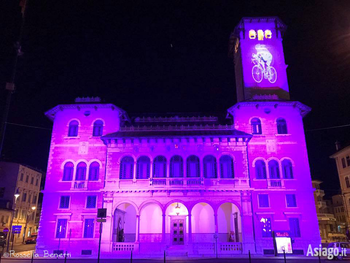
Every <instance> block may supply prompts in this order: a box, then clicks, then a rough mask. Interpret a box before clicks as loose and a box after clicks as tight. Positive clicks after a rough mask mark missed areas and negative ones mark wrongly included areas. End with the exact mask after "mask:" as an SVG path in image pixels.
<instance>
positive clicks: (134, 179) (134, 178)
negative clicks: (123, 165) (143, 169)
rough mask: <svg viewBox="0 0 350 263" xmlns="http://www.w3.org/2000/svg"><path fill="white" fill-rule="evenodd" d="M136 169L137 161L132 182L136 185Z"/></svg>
mask: <svg viewBox="0 0 350 263" xmlns="http://www.w3.org/2000/svg"><path fill="white" fill-rule="evenodd" d="M136 168H137V160H135V162H134V172H133V180H132V181H133V182H134V183H135V182H136V174H137V170H136Z"/></svg>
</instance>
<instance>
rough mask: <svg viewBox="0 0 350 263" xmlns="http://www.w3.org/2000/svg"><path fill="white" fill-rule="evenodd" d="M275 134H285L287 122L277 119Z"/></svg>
mask: <svg viewBox="0 0 350 263" xmlns="http://www.w3.org/2000/svg"><path fill="white" fill-rule="evenodd" d="M277 133H278V134H287V133H288V130H287V122H286V120H285V119H283V118H278V119H277Z"/></svg>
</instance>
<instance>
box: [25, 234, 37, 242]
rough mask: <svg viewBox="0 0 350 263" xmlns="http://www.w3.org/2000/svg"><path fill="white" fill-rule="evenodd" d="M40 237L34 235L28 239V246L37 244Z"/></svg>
mask: <svg viewBox="0 0 350 263" xmlns="http://www.w3.org/2000/svg"><path fill="white" fill-rule="evenodd" d="M37 237H38V234H37V233H33V234H31V235H30V237H27V239H26V241H25V242H26V244H36V238H37Z"/></svg>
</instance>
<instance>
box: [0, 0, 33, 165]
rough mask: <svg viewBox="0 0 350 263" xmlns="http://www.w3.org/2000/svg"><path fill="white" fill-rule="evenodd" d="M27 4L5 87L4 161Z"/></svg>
mask: <svg viewBox="0 0 350 263" xmlns="http://www.w3.org/2000/svg"><path fill="white" fill-rule="evenodd" d="M27 3H28V0H22V1H21V7H22V10H21V13H22V21H21V26H20V31H19V35H18V38H17V40H16V41H15V43H14V45H13V47H14V49H15V55H14V58H13V63H12V72H11V78H10V80H9V82H7V83H6V86H5V89H6V91H7V96H6V102H5V108H4V115H3V119H2V122H1V127H0V159H2V151H3V148H4V139H5V133H6V127H7V119H8V115H9V112H10V106H11V97H12V94H13V93H14V92H15V79H16V70H17V62H18V57H20V56H21V55H22V51H21V41H22V37H23V31H24V21H25V11H26V7H27Z"/></svg>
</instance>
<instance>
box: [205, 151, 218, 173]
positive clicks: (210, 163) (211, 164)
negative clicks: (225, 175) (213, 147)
mask: <svg viewBox="0 0 350 263" xmlns="http://www.w3.org/2000/svg"><path fill="white" fill-rule="evenodd" d="M203 172H204V178H217V167H216V158H215V157H214V156H212V155H207V156H205V157H204V159H203Z"/></svg>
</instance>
